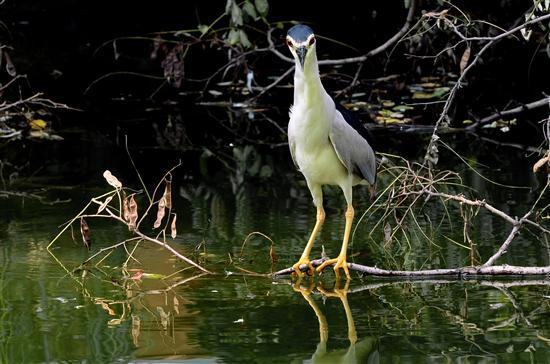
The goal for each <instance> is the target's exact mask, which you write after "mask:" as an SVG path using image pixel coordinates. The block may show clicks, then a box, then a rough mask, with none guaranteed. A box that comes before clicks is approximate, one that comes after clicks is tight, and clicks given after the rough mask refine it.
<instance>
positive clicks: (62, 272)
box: [0, 119, 550, 363]
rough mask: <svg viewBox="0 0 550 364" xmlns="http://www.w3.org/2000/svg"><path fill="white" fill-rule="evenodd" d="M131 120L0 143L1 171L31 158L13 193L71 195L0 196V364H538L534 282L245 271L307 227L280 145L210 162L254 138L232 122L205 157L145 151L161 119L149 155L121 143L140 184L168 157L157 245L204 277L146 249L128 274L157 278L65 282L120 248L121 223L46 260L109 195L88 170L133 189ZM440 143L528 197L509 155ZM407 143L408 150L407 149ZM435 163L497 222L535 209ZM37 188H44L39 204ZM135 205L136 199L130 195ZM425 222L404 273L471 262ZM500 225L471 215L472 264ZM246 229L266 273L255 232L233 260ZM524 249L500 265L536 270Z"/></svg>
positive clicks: (539, 298) (331, 228)
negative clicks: (163, 224)
mask: <svg viewBox="0 0 550 364" xmlns="http://www.w3.org/2000/svg"><path fill="white" fill-rule="evenodd" d="M212 120H214V121H212ZM204 123H205V126H207V125H209V123H216V121H215V119H205V121H204ZM251 125H253V124H251ZM134 127H135V126H134V124H131V123H129V124H123V127H122V128H123V130H119V129H112V130H111V131H110V132H104V133H90V132H88V133H82V132H80V131H77V130H65V131H64V134H63V135H64V136H65V137H66V140H67V141H65V142H61V143H58V144H54V145H52V144H51V143H36V142H35V143H25V144H24V145H14V146H12V147H10V148H11V149H10V148H7V149H6V151H7V154H6V155H7V156H9V157H10V158H12V160H17V158H20V159H23V160H29V161H30V165H31V167H29V169H30V170H35V171H36V173H35V174H34V176H33V177H31V178H27V179H21V182H20V183H19V184H16V185H14V187H12V188H14V189H18V190H22V191H34V192H37V193H41V196H44V198H45V201H46V202H47V201H52V200H54V199H56V198H60V199H70V200H71V201H70V202H67V203H61V204H55V205H48V204H44V203H40V202H38V201H36V200H34V199H29V198H22V197H10V198H4V199H2V200H0V203H1V206H2V207H1V209H0V248H1V253H0V260H1V268H0V284H1V291H0V354H1V355H0V362H2V363H27V362H29V363H34V362H87V363H110V362H149V361H156V360H159V361H163V362H185V361H187V362H197V363H210V362H227V363H234V362H235V363H236V362H242V363H279V362H280V363H288V362H317V363H337V362H358V363H378V362H380V363H441V362H458V363H548V362H550V359H549V357H550V355H549V354H550V347H549V345H550V316H549V311H550V301H549V298H550V289H549V283H550V281H548V280H547V279H544V277H539V278H538V280H529V281H526V280H521V279H519V278H518V279H517V280H511V279H508V280H499V281H493V280H489V279H481V280H436V281H417V282H402V281H401V282H399V281H393V280H380V279H373V278H368V277H367V278H365V277H359V276H357V275H354V277H353V280H352V281H351V283H350V284H349V286H347V287H346V286H345V285H344V284H343V283H341V284H335V281H334V277H333V275H332V273H327V274H324V275H323V276H322V277H321V278H320V279H317V280H315V281H311V280H309V279H304V280H303V281H301V282H292V281H291V280H290V279H289V278H287V279H278V280H272V279H271V278H268V277H264V276H254V275H252V274H248V273H246V271H249V272H259V273H268V272H271V271H272V270H275V269H281V268H284V267H287V266H289V265H291V264H292V263H293V262H294V261H295V260H296V259H297V257H298V256H299V255H300V253H301V251H302V249H303V246H304V243H305V239H306V237H307V236H308V234H309V230H310V229H311V228H312V226H313V224H314V218H315V216H314V211H313V208H312V207H311V202H310V198H309V195H308V193H307V190H306V187H305V185H304V184H303V182H301V178H300V176H299V175H298V174H296V172H294V171H293V170H292V168H291V166H290V162H289V158H288V155H287V150H286V147H285V146H284V145H283V146H279V145H278V144H277V143H279V142H280V141H277V140H273V141H271V142H270V143H271V144H273V145H263V146H258V145H256V146H255V147H254V148H255V149H254V152H251V153H252V154H253V155H254V158H252V157H251V158H252V159H250V160H248V159H246V160H245V161H244V162H243V161H241V163H239V162H238V161H237V162H235V161H234V160H232V159H231V158H229V159H224V158H225V156H227V155H230V156H231V155H232V154H231V153H232V150H233V149H235V148H240V150H241V152H242V151H243V150H244V148H245V144H246V143H245V142H243V139H242V138H245V137H247V135H248V137H252V136H253V135H254V130H252V131H250V130H249V129H246V128H245V129H246V130H248V132H250V133H251V134H246V132H242V131H240V132H239V138H236V137H235V139H234V142H235V143H237V144H232V145H229V144H227V145H223V143H218V142H216V141H213V142H212V143H211V151H210V152H212V153H214V157H213V156H212V155H211V154H208V153H206V152H205V150H204V149H201V148H198V147H196V144H195V145H193V144H192V143H188V144H185V143H184V142H181V143H180V144H178V145H180V146H182V147H181V148H180V149H181V150H180V151H178V152H174V151H173V149H172V151H167V150H165V149H162V148H160V149H159V148H158V145H159V143H160V139H159V135H162V133H160V134H156V138H153V136H155V131H154V130H159V128H160V129H162V128H168V127H173V126H169V125H167V124H166V123H164V124H159V125H157V127H156V129H155V127H153V126H148V128H150V130H151V133H150V134H147V132H144V130H143V129H140V131H139V132H140V134H141V135H151V137H150V140H149V143H150V146H151V147H150V148H143V149H139V150H138V149H133V150H132V153H133V155H134V157H135V160H136V161H137V164H138V167H139V168H140V170H141V171H142V173H143V175H144V179H145V180H146V183H147V184H152V183H154V181H155V180H157V179H158V178H160V177H161V176H162V173H163V172H164V171H165V168H168V167H169V166H171V165H173V164H174V163H175V162H176V161H177V160H178V159H179V158H183V166H182V167H180V169H179V170H178V171H176V173H175V174H174V180H173V186H174V195H175V196H174V206H175V212H177V214H178V237H177V238H176V239H175V240H171V239H169V242H170V243H171V244H172V246H174V247H175V248H177V249H178V250H179V251H180V252H182V253H183V254H185V255H187V256H189V257H191V258H193V259H196V260H198V261H199V262H201V263H202V264H203V265H204V266H206V267H207V268H208V269H210V270H212V271H214V272H216V273H217V274H216V275H199V272H198V271H196V270H192V269H187V270H182V269H183V268H185V267H186V265H185V264H183V263H181V262H180V261H177V260H176V259H174V258H173V257H171V256H170V255H168V254H167V253H166V252H165V251H164V250H163V249H161V248H159V247H158V246H154V245H152V244H148V243H145V242H142V243H140V244H139V246H137V247H136V249H135V252H134V258H135V259H136V260H129V261H128V264H127V267H126V268H127V271H126V273H127V275H129V276H132V275H134V274H135V273H136V271H135V269H137V268H141V269H143V270H144V271H145V272H146V273H151V274H160V275H164V276H165V278H164V279H159V277H143V278H142V279H141V280H132V279H127V278H126V279H125V278H124V277H123V273H122V266H123V265H124V263H125V262H126V261H127V255H126V252H125V251H124V249H118V250H116V251H115V252H114V253H113V254H111V255H109V256H108V257H107V258H106V259H105V260H104V261H103V262H102V264H101V265H99V266H97V267H96V266H93V265H91V266H88V268H89V269H88V270H87V271H86V274H85V276H83V274H82V271H76V272H75V273H74V274H69V273H68V272H73V270H74V268H75V267H78V266H79V265H80V263H81V262H82V261H83V260H85V259H86V258H87V257H88V256H89V255H90V254H91V253H94V252H96V251H97V250H98V249H100V248H102V247H107V246H109V245H111V244H114V243H116V242H118V241H121V240H123V239H126V238H128V237H129V233H128V231H127V229H126V228H125V227H123V226H117V224H115V223H110V222H108V221H98V220H93V219H89V220H88V223H89V225H90V228H91V231H92V235H91V236H92V243H93V245H92V252H91V253H88V252H87V251H86V249H85V248H84V247H83V246H82V243H81V238H80V235H79V231H78V229H79V227H78V225H77V224H75V225H74V227H75V230H74V234H75V239H74V241H73V239H72V237H71V234H70V232H68V233H66V234H64V235H62V237H61V238H60V239H59V240H58V241H57V242H56V243H55V244H54V246H53V248H52V249H51V253H50V252H48V250H46V246H47V245H48V243H49V241H50V240H51V239H52V238H53V237H54V236H55V235H56V234H57V232H58V231H59V229H58V226H59V225H60V224H62V223H64V222H65V221H67V220H68V219H70V218H71V217H72V216H74V215H75V214H76V213H77V212H78V211H79V210H80V209H81V208H82V207H83V206H84V205H85V203H86V202H87V201H88V200H89V198H90V197H92V196H96V195H101V194H102V193H104V192H106V191H108V190H109V187H108V185H107V184H106V183H105V182H104V180H103V178H102V177H101V173H102V172H103V170H104V169H110V170H111V171H113V173H114V174H115V175H117V176H118V177H119V178H120V179H121V180H122V181H123V183H125V184H127V185H130V186H132V187H134V188H139V182H138V180H137V178H136V175H135V173H134V172H133V169H132V167H131V164H130V163H129V161H128V158H127V157H126V155H125V151H124V148H123V147H122V146H121V145H120V144H117V140H118V141H120V140H121V139H120V138H118V137H117V132H120V133H121V134H124V133H130V134H131V133H132V130H133V128H134ZM141 127H142V128H143V126H141ZM251 129H253V128H251ZM117 130H118V131H117ZM136 134H138V133H137V132H136ZM165 135H168V134H165ZM243 135H244V137H243ZM195 138H198V137H195ZM394 138H395V136H394ZM415 138H417V139H416V140H417V142H418V141H419V140H420V139H419V137H418V136H415V137H411V136H407V135H403V136H402V137H399V136H398V137H397V140H400V141H401V142H402V141H403V140H409V142H408V143H409V144H408V145H409V146H410V145H411V143H410V140H411V139H415ZM132 140H135V139H131V138H130V142H132ZM220 140H221V139H220ZM224 140H226V139H224ZM445 140H446V141H447V142H450V143H456V145H457V146H458V147H457V148H458V149H459V150H460V151H462V152H463V153H464V154H466V155H474V154H473V153H472V151H475V152H476V153H475V155H476V156H477V160H476V161H472V160H470V164H472V165H475V166H476V167H478V168H480V170H481V171H482V172H483V173H487V174H488V175H489V176H491V177H495V178H497V179H498V180H499V182H501V183H506V184H516V185H522V186H529V187H532V188H533V189H535V190H536V189H537V188H540V186H539V181H538V180H537V179H536V178H534V177H532V174H531V172H530V168H531V167H530V163H527V161H530V159H529V158H528V157H526V156H525V154H524V153H523V152H520V151H517V150H515V149H511V148H498V147H495V146H494V145H491V144H480V143H479V142H478V141H476V140H475V139H473V138H468V137H464V136H459V137H446V139H445ZM141 144H143V143H141ZM197 144H198V143H197ZM397 144H399V143H397ZM412 145H414V144H412ZM411 149H414V148H410V147H409V152H408V153H410V154H414V152H410V150H411ZM254 153H256V154H254ZM233 155H234V154H233ZM446 158H447V161H448V165H450V166H451V167H453V168H454V169H455V170H457V171H460V172H461V173H462V176H463V178H464V182H465V184H467V185H470V186H473V188H474V189H475V190H476V192H475V193H477V194H478V196H482V197H484V198H486V199H487V200H488V201H491V202H492V203H494V204H495V205H496V206H497V207H499V208H501V209H503V210H504V211H506V212H507V213H510V214H511V215H521V214H522V213H523V212H524V211H526V208H527V207H528V206H530V204H531V203H532V202H533V200H534V199H535V198H536V194H535V193H531V192H530V191H529V190H515V189H507V188H501V187H498V186H495V185H493V184H490V183H488V182H487V181H485V180H483V179H482V178H480V177H479V176H478V175H476V174H475V173H473V172H471V170H469V169H468V168H466V167H465V166H464V165H462V164H460V163H458V162H457V161H456V159H453V158H454V157H453V156H452V155H451V154H449V155H447V154H445V153H443V155H442V160H444V161H445V159H446ZM258 159H259V160H260V162H258V163H259V164H260V167H263V166H269V168H267V167H266V168H267V169H264V173H263V175H262V174H261V173H260V172H259V170H261V168H256V167H254V161H255V160H258ZM220 160H223V161H225V162H226V164H224V163H220V162H219V161H220ZM227 161H229V162H227ZM227 163H228V164H227ZM39 167H40V168H39ZM33 168H34V169H33ZM511 171H513V172H511ZM382 181H384V179H383V178H382ZM41 187H48V188H49V190H48V191H47V192H45V193H42V192H41V191H39V188H41ZM356 199H357V200H358V201H357V204H356V210H357V211H358V214H360V213H362V212H363V211H365V210H366V208H368V206H369V202H368V198H367V194H366V193H362V192H357V193H356ZM326 201H327V202H326V204H327V208H326V209H327V221H326V224H325V226H324V229H323V231H322V234H321V238H320V240H321V242H322V244H323V245H324V246H325V248H326V250H327V252H328V253H329V254H332V255H336V252H337V251H338V249H339V241H340V239H341V235H342V233H343V205H344V203H343V198H342V197H341V196H340V193H339V191H330V190H329V191H327V196H326ZM139 203H140V206H143V205H141V204H143V203H145V201H144V200H143V199H142V200H139ZM443 213H444V211H439V210H438V209H436V208H433V209H432V210H431V213H430V215H431V218H432V220H434V221H436V220H437V217H441V216H442V214H443ZM375 223H376V221H375V220H372V219H370V220H367V221H365V222H363V223H361V224H360V225H359V228H358V230H357V231H356V233H355V236H354V241H353V247H352V249H351V253H352V255H353V256H354V258H353V259H355V260H356V261H358V262H361V263H365V264H373V265H374V264H377V265H379V266H383V265H384V262H386V260H385V258H384V256H381V255H380V252H379V251H378V250H376V249H374V248H372V244H374V243H376V242H380V240H381V239H382V238H383V236H382V232H381V231H373V232H372V233H371V231H370V227H372V226H373V225H374V224H375ZM422 226H424V225H422ZM424 227H425V232H426V233H427V234H428V235H429V236H430V237H431V238H433V239H435V240H436V243H437V245H439V248H434V246H433V245H432V244H430V243H428V242H427V241H426V239H425V238H424V235H422V234H421V233H411V241H410V244H411V246H410V248H409V249H405V250H404V251H403V255H404V256H403V257H401V258H402V264H403V266H405V267H409V268H410V267H416V268H420V267H427V266H431V267H453V266H462V265H468V264H469V262H470V255H469V252H468V250H466V249H464V248H461V247H460V246H458V245H456V244H454V243H452V242H451V239H452V240H454V241H457V242H462V241H463V238H462V223H461V219H460V215H459V211H458V209H456V208H451V209H450V219H449V220H446V222H444V223H442V224H441V225H440V226H439V227H438V229H439V230H438V232H436V233H430V228H428V227H426V226H424ZM411 229H412V227H411ZM509 229H510V227H509V226H507V225H505V224H504V223H503V222H502V221H500V220H499V219H497V218H495V217H493V216H491V215H489V214H487V213H485V212H483V211H482V212H480V213H479V215H478V216H477V217H476V219H475V223H474V227H473V230H472V232H471V236H472V238H473V239H474V240H475V241H476V243H477V244H478V247H479V254H480V256H481V257H484V258H486V257H488V256H489V254H491V253H492V252H493V251H494V249H495V247H496V246H498V245H500V244H501V242H502V241H503V240H504V239H505V237H506V236H507V234H508V232H509ZM145 231H146V232H150V230H149V229H146V230H145ZM252 232H262V233H263V234H266V235H268V236H269V237H270V238H271V239H272V240H273V241H274V249H275V251H276V254H277V255H278V259H279V260H278V262H277V263H276V264H272V262H271V259H270V256H269V248H270V243H269V241H268V240H267V239H265V238H263V237H261V236H259V235H254V236H253V237H252V238H251V239H250V240H249V241H248V242H247V244H246V245H245V247H244V249H243V250H242V256H241V246H242V243H243V241H244V240H245V238H246V236H247V235H248V234H250V233H252ZM443 236H446V237H448V238H450V239H446V238H444V237H443ZM539 238H540V236H537V233H536V232H527V231H526V232H525V233H522V234H521V235H520V236H519V237H518V238H517V239H516V241H515V242H514V244H513V246H512V248H511V249H510V251H509V252H508V254H507V256H506V258H504V259H503V260H502V263H505V262H507V263H510V264H518V265H519V264H522V265H548V264H549V263H548V260H549V251H548V248H547V245H544V244H542V243H541V242H540V241H539ZM320 245H321V244H319V243H318V244H317V245H316V246H315V248H314V255H315V256H319V255H320V253H321V248H320ZM134 247H135V246H134V243H133V242H132V243H128V245H127V248H128V250H132V249H134ZM174 272H176V273H174Z"/></svg>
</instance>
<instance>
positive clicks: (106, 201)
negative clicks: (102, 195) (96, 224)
mask: <svg viewBox="0 0 550 364" xmlns="http://www.w3.org/2000/svg"><path fill="white" fill-rule="evenodd" d="M112 199H113V195H111V196H109V197H107V198H106V199H105V201H103V202H102V203H101V205H99V207H98V208H97V213H98V214H99V213H100V212H101V211H103V210H105V207H107V205H108V204H109V202H111V200H112ZM124 206H125V207H126V209H128V205H127V204H126V200H125V201H124Z"/></svg>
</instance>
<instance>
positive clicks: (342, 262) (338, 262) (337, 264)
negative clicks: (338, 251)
mask: <svg viewBox="0 0 550 364" xmlns="http://www.w3.org/2000/svg"><path fill="white" fill-rule="evenodd" d="M333 264H334V266H333V267H332V268H333V269H334V274H335V275H336V278H337V279H339V278H340V269H343V270H344V273H345V274H346V279H351V276H350V275H349V269H348V263H347V262H346V257H345V256H344V257H342V256H339V257H338V258H334V259H328V260H325V261H324V262H323V264H321V265H320V266H318V267H317V273H321V272H322V271H323V270H324V269H325V268H326V267H328V266H329V265H333Z"/></svg>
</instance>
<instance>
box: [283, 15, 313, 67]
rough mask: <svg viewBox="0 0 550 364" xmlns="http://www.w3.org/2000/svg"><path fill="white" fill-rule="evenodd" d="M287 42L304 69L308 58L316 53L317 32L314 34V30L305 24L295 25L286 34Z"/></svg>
mask: <svg viewBox="0 0 550 364" xmlns="http://www.w3.org/2000/svg"><path fill="white" fill-rule="evenodd" d="M286 44H287V46H288V48H289V49H290V52H291V53H292V55H293V56H294V59H295V60H296V62H297V63H299V64H300V66H301V67H302V70H303V69H304V64H305V63H306V60H307V59H309V58H310V57H312V56H313V54H314V53H315V34H313V30H312V29H311V28H310V27H308V26H307V25H303V24H298V25H295V26H293V27H292V28H290V29H289V30H288V32H287V34H286Z"/></svg>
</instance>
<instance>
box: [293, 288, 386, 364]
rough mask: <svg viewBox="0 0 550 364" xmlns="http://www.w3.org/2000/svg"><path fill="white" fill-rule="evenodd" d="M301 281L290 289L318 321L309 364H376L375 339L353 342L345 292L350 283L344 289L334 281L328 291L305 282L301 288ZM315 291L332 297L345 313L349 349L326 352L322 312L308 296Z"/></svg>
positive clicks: (353, 333) (350, 314)
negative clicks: (316, 334) (313, 349)
mask: <svg viewBox="0 0 550 364" xmlns="http://www.w3.org/2000/svg"><path fill="white" fill-rule="evenodd" d="M301 281H302V280H301V279H298V280H297V281H296V282H295V284H294V286H293V288H294V291H296V292H299V293H300V294H301V295H302V297H303V298H304V299H305V300H306V301H307V303H308V304H309V305H310V306H311V308H312V309H313V311H314V312H315V316H317V320H318V321H319V344H318V345H317V350H315V353H314V354H313V356H312V357H311V359H312V362H313V363H350V364H351V363H378V362H379V353H378V346H377V339H376V338H373V337H367V338H364V339H362V340H361V341H359V342H357V331H356V330H355V322H354V320H353V315H352V313H351V309H350V306H349V302H348V291H349V284H350V281H349V280H346V283H345V287H344V288H339V287H338V286H339V284H340V280H338V281H336V286H335V288H334V289H333V290H332V291H329V290H327V289H325V288H324V287H323V286H322V285H320V284H319V285H317V286H316V285H315V282H314V281H313V280H309V286H308V287H307V288H303V287H302V286H301ZM315 288H316V289H317V291H318V292H319V293H321V294H322V295H323V299H324V298H330V297H336V298H338V299H339V300H340V302H341V303H342V307H343V308H344V311H345V314H346V321H347V326H348V340H349V347H348V348H347V349H337V350H331V351H327V342H328V337H329V325H328V322H327V319H326V317H325V315H324V314H323V311H322V310H321V309H320V308H319V306H318V305H317V303H316V302H315V300H314V299H313V297H312V293H313V290H314V289H315Z"/></svg>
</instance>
